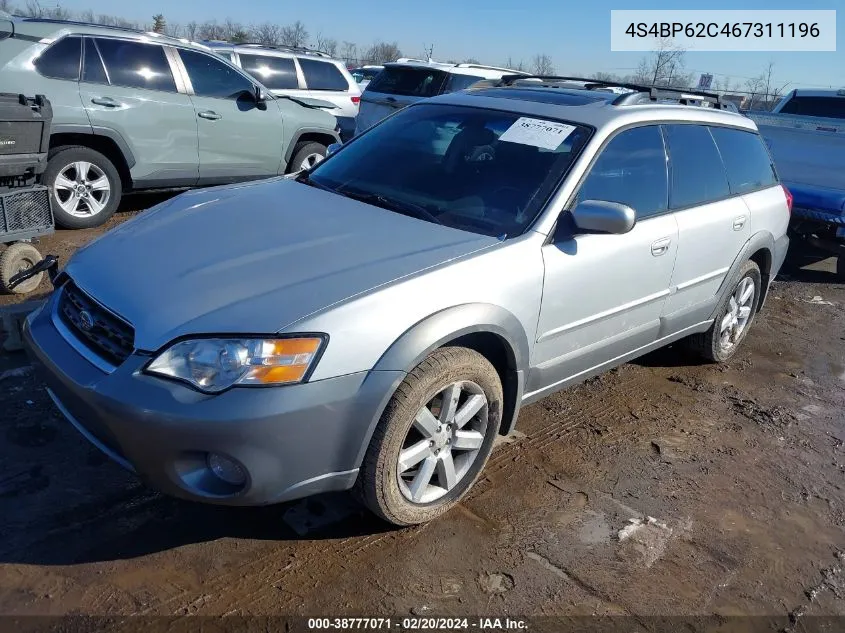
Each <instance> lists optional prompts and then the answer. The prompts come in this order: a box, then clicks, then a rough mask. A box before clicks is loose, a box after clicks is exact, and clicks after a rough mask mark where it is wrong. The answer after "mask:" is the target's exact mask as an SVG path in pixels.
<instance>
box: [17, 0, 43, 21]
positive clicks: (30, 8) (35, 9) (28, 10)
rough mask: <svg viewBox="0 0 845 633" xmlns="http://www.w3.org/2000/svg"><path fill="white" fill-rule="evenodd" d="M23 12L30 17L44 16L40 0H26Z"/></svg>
mask: <svg viewBox="0 0 845 633" xmlns="http://www.w3.org/2000/svg"><path fill="white" fill-rule="evenodd" d="M22 13H23V14H24V15H25V16H27V17H30V18H43V17H44V9H42V8H41V3H40V2H38V0H26V6H25V7H24V9H23V12H22Z"/></svg>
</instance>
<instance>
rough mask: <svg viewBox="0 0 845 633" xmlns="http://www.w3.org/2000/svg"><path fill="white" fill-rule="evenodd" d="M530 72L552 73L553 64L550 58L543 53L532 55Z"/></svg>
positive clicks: (537, 73)
mask: <svg viewBox="0 0 845 633" xmlns="http://www.w3.org/2000/svg"><path fill="white" fill-rule="evenodd" d="M531 72H532V73H534V74H535V75H554V74H555V65H554V64H553V63H552V58H551V57H549V56H548V55H546V54H545V53H538V54H536V55H534V58H533V59H532V60H531Z"/></svg>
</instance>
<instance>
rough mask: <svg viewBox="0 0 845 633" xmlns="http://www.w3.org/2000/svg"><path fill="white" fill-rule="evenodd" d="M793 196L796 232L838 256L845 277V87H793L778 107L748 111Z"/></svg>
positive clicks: (838, 268)
mask: <svg viewBox="0 0 845 633" xmlns="http://www.w3.org/2000/svg"><path fill="white" fill-rule="evenodd" d="M747 116H748V117H749V118H751V119H753V120H754V121H755V122H756V123H757V127H758V128H759V129H760V134H761V135H762V136H763V138H764V139H765V140H766V143H767V144H768V145H769V149H770V150H771V152H772V157H773V158H774V161H775V165H776V167H777V170H778V173H779V174H780V177H781V179H782V180H783V181H784V183H785V184H786V186H787V188H788V189H789V190H790V192H791V193H792V196H793V202H792V205H793V206H792V222H791V223H790V231H791V233H792V235H793V237H795V238H797V239H800V240H802V241H804V242H806V243H807V244H808V245H810V246H811V247H813V248H814V249H817V250H819V251H822V252H826V253H830V254H832V255H836V256H838V258H837V264H836V272H837V275H838V277H839V278H840V279H842V280H845V90H793V91H792V92H790V93H789V94H787V95H786V96H785V97H784V98H783V99H782V100H781V101H780V103H778V105H777V106H776V107H775V109H774V110H773V111H772V112H748V113H747Z"/></svg>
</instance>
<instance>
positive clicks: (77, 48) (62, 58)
mask: <svg viewBox="0 0 845 633" xmlns="http://www.w3.org/2000/svg"><path fill="white" fill-rule="evenodd" d="M81 57H82V38H80V37H66V38H64V39H61V40H59V41H58V42H56V43H55V44H53V45H52V46H51V47H50V48H48V49H47V50H46V51H44V52H43V53H41V55H40V56H39V57H38V59H36V60H35V68H36V69H37V70H38V72H39V73H41V74H42V75H44V76H45V77H50V78H52V79H72V80H73V81H76V80H78V79H79V60H80V58H81Z"/></svg>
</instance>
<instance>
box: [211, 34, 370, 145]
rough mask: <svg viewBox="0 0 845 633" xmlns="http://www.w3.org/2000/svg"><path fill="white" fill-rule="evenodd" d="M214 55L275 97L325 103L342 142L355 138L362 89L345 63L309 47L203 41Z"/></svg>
mask: <svg viewBox="0 0 845 633" xmlns="http://www.w3.org/2000/svg"><path fill="white" fill-rule="evenodd" d="M206 43H207V44H208V46H209V47H210V48H211V49H212V50H213V51H214V52H216V53H217V54H219V55H222V56H223V57H225V58H227V59H228V60H230V61H231V62H232V63H233V64H235V65H237V66H239V67H240V68H243V69H244V70H245V71H247V72H248V73H249V74H250V75H252V76H253V77H255V78H256V79H257V80H258V81H260V82H261V83H262V84H263V85H264V86H266V87H267V89H268V90H270V92H272V93H273V94H274V95H277V96H284V95H290V96H295V97H298V98H300V99H305V100H309V99H310V100H312V101H311V103H313V104H314V105H317V106H319V105H320V102H324V104H325V105H327V106H328V110H327V111H328V112H330V113H331V114H333V115H334V116H335V117H337V122H338V125H339V126H340V135H341V139H342V140H344V141H345V140H348V139H350V138H352V137H353V136H354V135H355V118H356V117H357V116H358V107H359V104H360V103H361V88H360V87H359V86H358V84H357V82H356V81H355V79H354V78H353V77H352V74H351V73H350V72H349V71H348V70H347V69H346V66H345V65H344V63H343V62H342V61H340V60H338V59H332V57H331V56H330V55H327V54H326V53H321V52H320V51H315V50H311V49H308V48H292V47H286V46H266V45H262V44H229V43H226V42H206Z"/></svg>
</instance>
